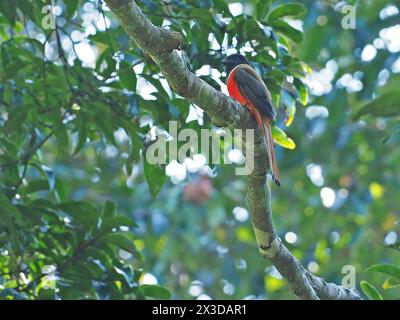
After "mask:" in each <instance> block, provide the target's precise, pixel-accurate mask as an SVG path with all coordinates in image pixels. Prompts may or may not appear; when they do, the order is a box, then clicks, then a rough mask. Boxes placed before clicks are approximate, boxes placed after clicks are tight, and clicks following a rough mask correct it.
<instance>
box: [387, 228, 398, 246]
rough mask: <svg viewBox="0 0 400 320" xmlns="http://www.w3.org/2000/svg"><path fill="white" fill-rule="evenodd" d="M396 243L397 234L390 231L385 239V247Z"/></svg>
mask: <svg viewBox="0 0 400 320" xmlns="http://www.w3.org/2000/svg"><path fill="white" fill-rule="evenodd" d="M396 241H397V233H396V232H394V231H390V232H389V233H388V234H387V235H386V237H385V245H390V244H393V243H396Z"/></svg>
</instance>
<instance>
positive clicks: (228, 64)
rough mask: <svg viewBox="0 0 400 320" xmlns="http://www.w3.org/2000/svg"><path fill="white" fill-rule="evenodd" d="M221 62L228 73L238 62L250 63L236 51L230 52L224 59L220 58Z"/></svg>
mask: <svg viewBox="0 0 400 320" xmlns="http://www.w3.org/2000/svg"><path fill="white" fill-rule="evenodd" d="M221 63H222V64H223V65H224V66H225V68H226V73H227V74H229V73H230V72H231V71H232V69H233V68H235V67H236V66H238V65H239V64H250V63H249V62H248V61H247V60H246V58H245V57H244V56H242V55H241V54H238V53H236V54H231V55H230V56H228V57H227V58H226V59H225V60H222V61H221Z"/></svg>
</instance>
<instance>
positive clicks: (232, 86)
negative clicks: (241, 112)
mask: <svg viewBox="0 0 400 320" xmlns="http://www.w3.org/2000/svg"><path fill="white" fill-rule="evenodd" d="M237 67H239V66H237ZM237 67H235V68H234V69H233V70H232V71H231V72H230V73H229V76H228V81H227V83H226V86H227V88H228V92H229V95H230V96H231V97H232V98H234V99H235V100H237V101H238V102H239V103H240V104H241V105H248V104H250V102H249V101H248V100H247V99H246V98H245V97H243V96H242V95H241V93H240V91H239V88H238V86H237V84H236V81H235V79H234V78H235V72H236V69H237Z"/></svg>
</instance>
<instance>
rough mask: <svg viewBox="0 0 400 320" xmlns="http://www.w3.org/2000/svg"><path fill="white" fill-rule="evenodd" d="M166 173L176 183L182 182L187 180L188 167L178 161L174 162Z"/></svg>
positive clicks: (166, 168)
mask: <svg viewBox="0 0 400 320" xmlns="http://www.w3.org/2000/svg"><path fill="white" fill-rule="evenodd" d="M165 173H166V175H167V176H169V177H171V179H172V181H173V182H174V183H178V182H181V181H183V180H185V179H186V167H185V165H182V164H180V163H179V162H178V161H176V160H172V161H171V162H170V163H169V164H168V165H167V166H166V167H165Z"/></svg>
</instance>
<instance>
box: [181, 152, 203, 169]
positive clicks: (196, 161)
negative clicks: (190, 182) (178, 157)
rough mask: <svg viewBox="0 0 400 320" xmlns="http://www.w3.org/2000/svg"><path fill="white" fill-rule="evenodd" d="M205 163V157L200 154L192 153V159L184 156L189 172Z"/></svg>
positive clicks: (200, 167)
mask: <svg viewBox="0 0 400 320" xmlns="http://www.w3.org/2000/svg"><path fill="white" fill-rule="evenodd" d="M206 163H207V159H206V157H205V156H204V155H202V154H195V155H193V159H191V158H186V159H185V165H186V168H187V170H188V171H189V172H197V171H199V170H200V169H202V168H203V167H204V166H205V165H206Z"/></svg>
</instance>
